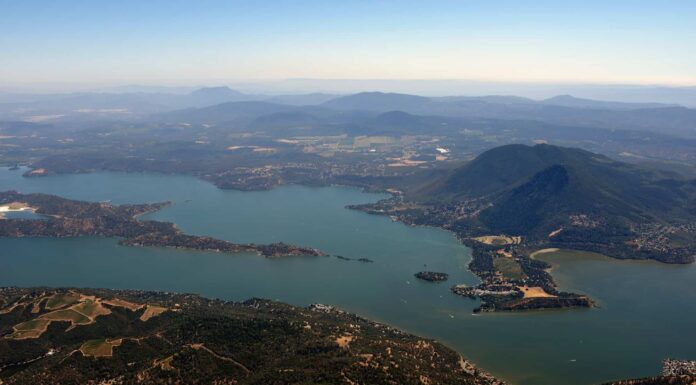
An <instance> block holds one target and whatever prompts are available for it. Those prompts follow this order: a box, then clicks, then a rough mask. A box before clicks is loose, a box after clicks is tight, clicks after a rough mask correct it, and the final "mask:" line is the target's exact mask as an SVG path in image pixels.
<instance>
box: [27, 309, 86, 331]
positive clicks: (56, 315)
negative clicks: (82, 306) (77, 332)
mask: <svg viewBox="0 0 696 385" xmlns="http://www.w3.org/2000/svg"><path fill="white" fill-rule="evenodd" d="M39 319H43V320H50V321H69V322H70V323H72V325H71V326H72V327H74V326H77V325H87V324H89V323H92V320H91V319H90V318H89V317H87V316H86V315H84V314H80V313H78V312H76V311H75V310H72V309H63V310H56V311H53V312H50V313H46V314H42V315H41V316H39Z"/></svg>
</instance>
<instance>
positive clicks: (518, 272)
mask: <svg viewBox="0 0 696 385" xmlns="http://www.w3.org/2000/svg"><path fill="white" fill-rule="evenodd" d="M493 266H494V267H495V269H496V270H497V271H499V272H500V274H502V275H503V276H505V277H507V278H508V279H516V280H522V279H525V278H527V275H526V274H524V271H522V266H520V264H519V263H518V262H517V261H515V260H514V259H512V258H507V257H497V258H495V259H493Z"/></svg>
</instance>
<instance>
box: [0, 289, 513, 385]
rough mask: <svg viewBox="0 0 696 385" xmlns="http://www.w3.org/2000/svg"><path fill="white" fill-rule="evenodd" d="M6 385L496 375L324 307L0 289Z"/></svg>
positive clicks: (444, 379) (477, 378) (449, 380)
mask: <svg viewBox="0 0 696 385" xmlns="http://www.w3.org/2000/svg"><path fill="white" fill-rule="evenodd" d="M0 335H2V338H0V382H2V383H3V384H8V385H9V384H59V383H60V384H87V383H94V384H96V383H109V384H135V383H145V384H173V383H177V384H291V383H292V384H300V383H302V384H310V383H312V384H316V383H325V384H338V383H359V384H366V383H370V384H394V383H398V384H422V383H427V384H472V385H474V384H477V385H485V384H490V385H493V384H502V382H501V381H498V380H496V379H494V378H492V377H491V376H489V375H487V374H485V373H484V372H482V371H480V370H478V369H476V368H475V367H474V366H473V365H471V364H470V363H469V362H467V361H465V360H464V359H463V358H462V357H461V356H460V355H459V354H457V353H456V352H454V351H452V350H451V349H449V348H447V347H445V346H443V345H441V344H439V343H437V342H435V341H431V340H425V339H423V338H419V337H416V336H413V335H409V334H406V333H403V332H401V331H399V330H395V329H393V328H390V327H388V326H385V325H381V324H378V323H374V322H371V321H368V320H366V319H363V318H360V317H358V316H355V315H351V314H348V313H344V312H342V311H339V310H336V309H333V308H331V307H329V306H324V305H314V306H311V307H309V308H299V307H293V306H290V305H285V304H282V303H277V302H272V301H266V300H259V299H252V300H249V301H246V302H243V303H238V302H224V301H220V300H209V299H205V298H202V297H198V296H195V295H189V294H172V293H161V292H157V293H156V292H142V291H112V290H86V289H79V290H77V289H41V288H38V289H16V288H4V289H0Z"/></svg>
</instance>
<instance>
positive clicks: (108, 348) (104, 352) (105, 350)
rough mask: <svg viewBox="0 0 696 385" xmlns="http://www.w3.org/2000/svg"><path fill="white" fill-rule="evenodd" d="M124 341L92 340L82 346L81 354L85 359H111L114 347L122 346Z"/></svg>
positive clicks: (119, 339)
mask: <svg viewBox="0 0 696 385" xmlns="http://www.w3.org/2000/svg"><path fill="white" fill-rule="evenodd" d="M122 342H123V339H121V338H118V339H114V340H109V339H105V340H104V339H102V340H90V341H87V342H85V343H84V344H82V346H80V352H81V353H82V355H83V356H85V357H111V356H113V354H114V347H116V346H121V343H122Z"/></svg>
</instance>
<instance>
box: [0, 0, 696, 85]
mask: <svg viewBox="0 0 696 385" xmlns="http://www.w3.org/2000/svg"><path fill="white" fill-rule="evenodd" d="M295 78H308V79H469V80H484V81H512V82H542V83H543V82H548V83H553V82H574V83H607V84H613V83H620V84H666V85H677V86H687V85H688V86H693V85H696V1H691V0H652V1H644V0H583V1H575V0H562V1H561V0H555V1H542V0H539V1H531V0H530V1H522V0H511V1H503V0H459V1H455V0H449V1H445V0H442V1H439V0H420V1H409V0H400V1H397V0H393V1H377V0H373V1H367V0H366V1H350V0H340V1H332V0H324V1H313V0H294V1H290V0H287V1H273V0H263V1H231V0H230V1H212V0H203V1H201V0H197V1H177V0H166V1H159V0H148V1H144V0H118V1H74V0H61V1H55V0H46V1H39V0H21V1H18V0H0V87H1V86H3V85H4V86H13V85H23V84H59V83H60V84H63V83H64V84H68V83H71V84H95V85H96V84H100V85H101V84H112V85H117V84H136V83H137V84H168V85H175V84H179V85H184V84H194V83H196V84H199V83H214V82H218V81H263V80H278V79H295Z"/></svg>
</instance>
